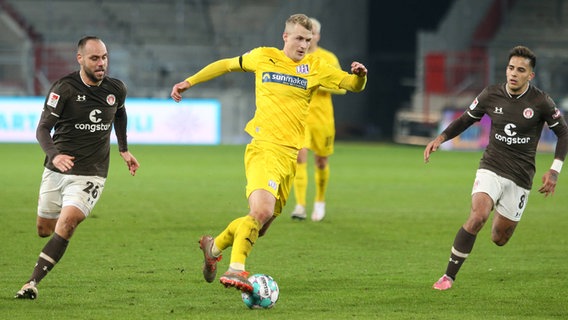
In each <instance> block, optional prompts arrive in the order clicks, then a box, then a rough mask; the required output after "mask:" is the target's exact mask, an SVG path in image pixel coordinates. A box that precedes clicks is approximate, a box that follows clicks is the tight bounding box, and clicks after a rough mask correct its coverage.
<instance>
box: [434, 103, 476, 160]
mask: <svg viewBox="0 0 568 320" xmlns="http://www.w3.org/2000/svg"><path fill="white" fill-rule="evenodd" d="M480 119H481V117H479V118H477V116H474V115H473V114H472V113H470V112H468V111H466V112H464V113H463V114H462V115H461V116H460V117H459V118H457V119H456V120H454V121H452V123H450V124H449V125H448V126H447V127H446V129H444V131H443V132H442V133H441V134H440V135H439V136H437V137H436V138H435V139H434V140H432V141H430V143H428V145H427V146H426V148H425V149H424V163H428V162H429V161H430V155H431V154H432V153H433V152H435V151H436V150H438V148H439V147H440V145H441V144H442V143H444V142H445V141H448V140H452V139H453V138H455V137H457V136H458V135H459V134H460V133H462V132H464V131H465V130H466V129H467V128H469V126H471V125H472V124H474V123H475V122H477V121H479V120H480Z"/></svg>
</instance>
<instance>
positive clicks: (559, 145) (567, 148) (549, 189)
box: [538, 105, 568, 197]
mask: <svg viewBox="0 0 568 320" xmlns="http://www.w3.org/2000/svg"><path fill="white" fill-rule="evenodd" d="M552 107H553V110H554V111H553V113H552V115H551V118H550V119H547V124H548V126H549V128H550V129H551V130H552V131H553V132H554V134H555V135H556V137H557V141H556V148H555V150H554V160H553V161H552V165H551V167H550V169H549V170H547V171H546V172H545V173H544V175H543V176H542V186H541V187H540V188H539V189H538V192H540V193H542V194H544V196H545V197H546V196H548V195H553V194H554V190H555V189H556V183H557V182H558V175H559V174H560V170H561V169H562V165H563V164H564V159H565V158H566V154H567V153H568V125H566V121H565V120H564V117H563V116H562V113H561V112H560V110H558V109H557V108H556V106H555V105H553V106H552Z"/></svg>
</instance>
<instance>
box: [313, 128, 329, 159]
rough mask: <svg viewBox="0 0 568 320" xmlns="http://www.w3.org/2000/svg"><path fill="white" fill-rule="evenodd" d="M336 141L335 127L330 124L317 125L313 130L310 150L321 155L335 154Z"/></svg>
mask: <svg viewBox="0 0 568 320" xmlns="http://www.w3.org/2000/svg"><path fill="white" fill-rule="evenodd" d="M334 143H335V128H331V127H328V126H321V127H317V128H315V129H314V130H312V134H311V142H310V150H312V151H313V152H314V153H315V154H316V155H318V156H320V157H329V156H330V155H332V154H333V151H334Z"/></svg>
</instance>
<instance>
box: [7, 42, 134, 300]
mask: <svg viewBox="0 0 568 320" xmlns="http://www.w3.org/2000/svg"><path fill="white" fill-rule="evenodd" d="M77 62H78V63H79V65H80V70H79V71H76V72H73V73H71V74H69V75H67V76H65V77H63V78H61V79H60V80H58V81H57V82H55V84H53V86H52V87H51V89H50V90H49V94H48V96H47V97H46V99H45V104H44V106H43V112H42V114H41V118H40V120H39V124H38V126H37V130H36V136H37V140H38V142H39V144H40V146H41V148H42V149H43V151H44V152H45V154H46V157H45V161H44V166H45V169H44V171H43V176H42V180H41V185H40V190H39V200H38V209H37V232H38V235H39V236H40V237H49V236H51V235H52V237H51V239H50V240H49V241H48V242H47V244H46V245H45V247H44V248H43V250H42V251H41V253H40V254H39V258H38V260H37V262H36V265H35V267H34V269H33V272H32V275H31V277H30V278H29V279H28V281H27V282H26V283H25V284H24V286H23V287H22V289H21V290H20V291H18V292H17V293H16V296H15V297H16V298H20V299H35V298H36V297H37V294H38V290H37V287H36V286H37V285H38V284H39V283H40V281H41V280H42V279H43V278H44V277H45V276H46V275H47V273H48V272H49V271H51V269H53V267H54V266H55V265H56V264H57V262H59V261H60V259H61V257H62V256H63V254H64V253H65V250H66V248H67V245H68V244H69V240H70V239H71V236H73V233H74V232H75V230H76V229H77V226H78V225H79V224H80V223H81V222H82V221H83V220H85V219H86V218H87V216H88V215H89V213H90V212H91V211H92V210H93V208H94V206H95V204H96V203H97V201H98V200H99V199H100V197H101V194H102V192H103V188H104V184H105V181H106V177H107V174H108V169H109V160H110V134H111V131H112V126H113V124H114V129H115V132H116V137H117V139H118V150H119V152H120V156H121V157H122V158H123V159H124V161H125V162H126V166H127V167H128V170H129V171H130V174H131V175H135V174H136V170H137V169H138V167H139V166H140V165H139V163H138V161H137V160H136V158H135V157H134V156H133V155H132V154H131V153H130V152H129V151H128V144H127V139H126V123H127V118H126V109H125V107H124V102H125V99H126V86H125V85H124V83H122V82H121V81H120V80H118V79H114V78H110V77H108V76H107V75H106V70H107V67H108V52H107V49H106V46H105V44H104V43H103V41H102V40H101V39H99V38H97V37H92V36H89V37H84V38H82V39H81V40H79V43H78V48H77ZM52 129H55V130H54V132H53V137H52V136H51V131H52Z"/></svg>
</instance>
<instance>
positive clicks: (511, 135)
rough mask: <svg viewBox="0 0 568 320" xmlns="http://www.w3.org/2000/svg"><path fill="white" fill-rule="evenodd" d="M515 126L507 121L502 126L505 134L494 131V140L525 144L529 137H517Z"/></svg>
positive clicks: (529, 139)
mask: <svg viewBox="0 0 568 320" xmlns="http://www.w3.org/2000/svg"><path fill="white" fill-rule="evenodd" d="M516 128H517V126H516V125H515V124H514V123H507V124H506V125H505V127H504V128H503V131H504V132H505V135H501V134H499V133H495V140H497V141H501V142H504V143H506V144H507V145H509V146H510V145H512V144H527V143H530V142H531V137H517V131H515V129H516Z"/></svg>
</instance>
